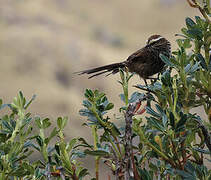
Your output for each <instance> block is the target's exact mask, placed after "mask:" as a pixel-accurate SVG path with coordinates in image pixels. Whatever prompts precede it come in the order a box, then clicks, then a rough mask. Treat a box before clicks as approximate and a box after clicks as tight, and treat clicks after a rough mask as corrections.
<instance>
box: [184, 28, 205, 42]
mask: <svg viewBox="0 0 211 180" xmlns="http://www.w3.org/2000/svg"><path fill="white" fill-rule="evenodd" d="M187 33H188V35H189V36H190V37H191V38H194V39H198V40H201V39H202V38H203V33H202V31H201V30H200V29H198V28H194V29H190V30H187Z"/></svg>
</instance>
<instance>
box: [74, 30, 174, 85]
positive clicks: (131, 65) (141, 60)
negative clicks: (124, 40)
mask: <svg viewBox="0 0 211 180" xmlns="http://www.w3.org/2000/svg"><path fill="white" fill-rule="evenodd" d="M160 54H163V55H165V56H166V57H168V58H169V57H170V56H171V44H170V42H169V41H168V40H167V39H166V38H164V37H163V36H161V35H157V34H156V35H151V36H150V37H149V38H148V39H147V41H146V45H145V46H144V47H143V48H141V49H139V50H137V51H136V52H134V53H133V54H131V55H130V56H129V57H128V58H127V59H126V60H125V61H122V62H118V63H113V64H108V65H105V66H100V67H96V68H92V69H88V70H83V71H79V72H76V73H77V74H78V75H82V74H88V75H90V76H89V77H88V78H89V79H90V78H93V77H95V76H99V75H101V74H106V76H108V75H110V74H116V73H118V72H119V69H120V68H121V69H123V70H126V69H128V71H129V72H131V73H136V74H138V75H139V76H140V77H141V78H142V79H144V81H145V83H146V79H151V76H153V75H154V74H157V73H160V72H161V71H162V70H163V68H164V66H165V63H164V62H163V61H162V60H161V58H160Z"/></svg>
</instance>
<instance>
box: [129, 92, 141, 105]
mask: <svg viewBox="0 0 211 180" xmlns="http://www.w3.org/2000/svg"><path fill="white" fill-rule="evenodd" d="M143 96H144V94H143V93H139V92H134V93H133V94H132V95H131V97H130V99H129V103H133V102H135V101H136V100H138V99H140V98H142V97H143Z"/></svg>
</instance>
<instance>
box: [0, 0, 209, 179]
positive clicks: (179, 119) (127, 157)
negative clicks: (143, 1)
mask: <svg viewBox="0 0 211 180" xmlns="http://www.w3.org/2000/svg"><path fill="white" fill-rule="evenodd" d="M16 5H17V4H16ZM191 5H192V6H194V7H196V8H199V7H198V6H197V5H196V4H194V1H192V4H191ZM17 6H19V5H17ZM199 9H200V8H199ZM203 9H204V12H206V13H207V12H208V10H209V9H206V7H203ZM5 12H6V11H5ZM5 14H6V13H5ZM5 14H4V15H5ZM204 19H205V20H204ZM204 19H201V18H199V17H198V16H197V17H196V18H195V20H192V19H191V18H187V19H186V27H185V28H183V29H182V33H183V35H182V36H181V38H179V39H177V44H178V47H179V48H178V49H177V50H176V51H175V52H174V58H172V59H170V60H169V59H167V58H166V57H164V56H162V59H163V60H164V61H165V62H166V63H167V65H168V66H169V67H170V69H167V71H166V72H165V73H163V74H162V77H161V79H160V81H158V82H157V83H154V84H152V85H151V86H150V87H144V86H141V85H137V88H139V89H142V90H143V89H145V91H146V90H147V91H150V92H151V95H149V94H147V96H145V95H144V94H141V93H138V92H136V93H133V94H132V96H131V98H129V97H130V93H129V94H128V79H129V77H130V76H129V74H127V73H126V74H124V73H123V72H122V73H121V84H122V87H123V90H124V91H123V92H124V93H123V94H121V99H123V100H124V102H125V106H123V107H121V108H120V112H126V115H125V118H124V116H122V117H121V114H119V115H118V116H119V118H120V119H121V118H123V119H126V120H128V121H126V127H127V125H128V127H130V128H131V124H130V123H129V124H127V123H128V122H130V120H131V119H130V118H132V116H133V112H135V111H134V109H133V106H134V104H132V105H131V107H130V106H129V107H130V108H132V109H133V111H132V110H131V109H130V108H127V106H128V102H130V103H135V104H136V103H137V102H136V100H138V99H139V100H140V98H141V99H142V101H145V100H147V112H148V114H150V115H151V116H150V117H148V118H147V120H148V125H147V126H145V125H144V126H140V125H143V124H140V123H142V120H141V119H142V118H138V119H134V124H133V133H134V134H133V133H132V131H128V132H126V130H125V131H124V125H120V124H119V125H120V126H119V125H118V124H114V123H113V122H110V121H109V118H104V117H106V116H104V113H105V112H107V111H108V110H110V109H112V108H113V104H112V103H109V102H108V99H107V98H106V97H105V94H103V93H100V92H99V91H91V90H86V93H85V97H86V98H87V100H86V101H84V103H83V105H84V106H85V108H86V109H83V110H82V111H80V113H81V115H84V116H88V120H89V121H91V124H90V123H88V124H87V125H88V126H90V127H91V130H92V136H93V137H94V144H93V145H92V144H91V145H90V144H89V143H87V142H86V140H85V139H83V138H73V139H72V140H70V141H69V142H68V143H66V141H64V136H65V135H64V133H63V129H64V127H65V126H66V125H67V118H66V117H64V118H58V119H57V128H53V129H52V130H50V133H47V134H49V135H45V134H46V131H48V132H49V130H48V129H47V128H48V127H49V126H50V124H51V122H50V120H49V119H48V118H44V119H43V118H39V117H36V118H33V116H31V114H29V113H26V112H25V110H26V109H27V108H28V105H29V104H30V103H31V100H30V101H29V102H28V103H27V102H26V100H25V98H24V97H23V94H22V93H21V92H20V93H19V95H18V97H17V98H15V99H14V100H13V103H12V104H1V108H2V109H3V110H4V109H5V107H9V109H11V114H9V115H5V114H4V116H2V118H1V120H2V121H1V128H2V133H1V141H2V142H4V143H3V144H1V150H2V152H3V154H2V156H1V158H2V161H1V162H2V164H1V168H3V169H5V170H6V171H4V172H3V173H1V178H2V179H5V178H7V177H9V176H20V175H25V177H27V176H28V178H32V177H33V178H35V179H37V178H41V179H42V178H50V177H51V176H53V177H56V176H58V177H59V176H60V178H61V179H64V176H69V177H72V178H73V179H77V177H81V178H82V177H83V176H85V175H86V174H87V172H88V171H87V170H86V168H82V167H81V165H80V164H78V163H77V161H75V160H74V159H75V156H77V157H84V156H85V154H88V155H94V156H96V158H95V162H96V163H95V165H96V167H95V170H96V178H97V176H98V175H97V174H98V172H99V170H98V168H99V165H98V163H99V160H100V159H101V158H102V157H104V158H106V159H107V161H106V162H105V163H106V164H107V165H108V166H109V167H110V168H111V170H112V171H113V172H114V174H115V175H116V177H117V176H118V178H123V176H124V175H123V174H124V173H125V172H129V170H131V169H130V167H129V166H127V165H129V164H130V165H131V163H132V164H133V170H134V169H136V168H134V167H137V169H136V170H137V171H134V172H133V173H134V174H135V177H136V178H137V177H140V176H143V177H144V178H149V179H150V178H151V176H153V174H154V176H158V177H161V178H162V177H165V178H167V179H168V178H171V177H172V178H173V177H175V178H176V174H177V176H178V177H179V176H180V177H183V178H184V177H185V178H189V179H190V178H192V179H193V178H201V179H203V178H205V179H206V178H208V173H209V172H208V170H207V169H206V167H205V166H202V165H203V164H204V160H203V159H204V156H203V155H202V154H204V153H205V154H206V153H209V151H207V149H206V147H208V148H209V142H208V141H207V138H209V135H208V134H207V133H206V131H207V129H206V128H205V126H204V125H205V124H206V121H203V119H208V118H209V109H210V57H209V48H210V39H209V37H210V27H209V23H210V22H209V18H208V17H206V16H204ZM10 20H11V19H10ZM15 22H16V21H15ZM24 22H27V21H25V20H24ZM3 24H4V23H3ZM54 30H56V29H54ZM156 32H158V31H156ZM94 34H95V36H96V37H95V38H96V40H98V41H99V42H101V41H102V42H104V43H105V44H104V46H105V47H106V46H107V45H108V44H110V45H111V46H113V47H114V48H115V49H116V48H117V50H118V52H120V51H121V49H124V48H126V46H125V44H124V41H123V40H122V39H121V38H118V37H117V38H116V36H112V34H107V33H105V34H104V33H102V30H101V29H100V30H98V29H97V31H96V32H95V33H94ZM4 38H5V39H7V38H8V37H7V36H5V37H4ZM4 38H3V39H4ZM98 38H99V39H98ZM14 42H15V41H14ZM107 43H108V44H107ZM5 44H6V43H5ZM5 44H4V45H5ZM41 44H42V43H40V44H39V45H38V46H42V45H41ZM101 44H102V43H101ZM191 46H192V48H191ZM2 47H4V46H2ZM189 48H191V49H190V50H192V52H193V53H190V52H191V51H189ZM56 49H57V48H56ZM71 49H72V48H71ZM17 50H18V53H19V49H17ZM23 51H24V53H23V56H22V57H25V55H27V53H26V52H28V51H27V50H26V49H23ZM43 53H44V54H45V53H46V51H45V50H43ZM2 54H3V57H6V58H7V59H10V58H11V59H13V58H14V57H13V56H12V55H10V54H9V51H4V53H2ZM61 54H62V53H61ZM95 54H96V51H95ZM42 55H43V54H42ZM52 55H53V54H52ZM76 57H77V56H76ZM27 59H28V58H27ZM29 59H30V58H29ZM32 59H33V58H32ZM60 60H61V59H60ZM8 62H9V63H10V62H12V61H8ZM26 62H27V61H25V62H24V63H23V64H24V66H25V65H26V64H27V63H26ZM34 62H36V63H38V62H39V61H34V60H32V61H31V62H30V63H28V65H29V66H28V67H27V68H24V66H19V67H18V66H17V67H16V68H17V69H16V70H17V72H18V74H20V75H21V73H23V74H24V75H23V77H26V78H28V79H29V80H32V77H33V73H32V71H33V70H34V67H36V65H35V64H33V63H34ZM75 62H77V61H75ZM52 64H53V63H51V65H52ZM39 65H41V64H39ZM54 65H55V64H54ZM57 65H58V64H57ZM60 65H61V66H64V67H65V68H66V66H65V65H62V62H61V61H60V63H59V66H60ZM66 65H67V64H66ZM5 67H7V66H5ZM8 67H13V66H12V64H9V65H8ZM37 67H38V66H37ZM41 67H42V68H43V70H44V71H43V72H45V73H46V67H47V66H46V67H45V66H41ZM73 67H74V66H73ZM13 68H14V67H13ZM19 68H20V69H19ZM21 68H23V69H21ZM73 69H74V68H73ZM172 69H173V70H174V71H175V72H177V75H174V76H173V74H171V75H170V73H171V70H172ZM199 69H201V70H200V71H199ZM26 70H28V72H27V71H26ZM30 70H32V71H30ZM57 70H58V72H56V73H55V79H57V80H58V81H57V82H58V83H61V87H63V88H61V87H60V88H61V89H60V88H59V89H60V90H62V92H64V90H65V91H68V90H70V89H71V87H72V85H70V84H69V83H70V82H71V83H72V82H74V81H71V80H70V79H67V77H68V75H69V74H68V73H67V74H65V73H66V72H68V71H66V70H64V69H62V70H61V71H60V72H59V68H58V69H56V71H57ZM40 72H42V71H40ZM30 73H32V74H30ZM19 78H20V79H21V80H24V79H22V78H21V76H19V77H18V78H17V79H15V80H16V81H18V79H19ZM39 81H40V80H39V79H37V81H30V82H31V83H33V85H34V86H35V87H36V85H38V86H39V85H40V84H39ZM8 82H9V81H7V83H8ZM36 82H37V83H36ZM51 82H53V83H55V82H56V81H51ZM13 85H14V84H13ZM19 85H22V84H19ZM76 87H77V85H76ZM106 88H108V87H106ZM146 88H147V89H146ZM48 90H49V87H48V89H47V91H46V94H49V92H50V91H48ZM163 92H165V93H164V94H163ZM195 92H197V93H195ZM60 93H61V91H60ZM118 93H119V92H118ZM118 93H117V94H118ZM71 96H73V94H71ZM153 96H154V97H157V98H156V99H158V100H156V99H154V98H152V97H153ZM67 97H69V96H67ZM33 99H34V97H33V98H32V100H33ZM50 99H51V100H54V98H52V96H51V97H50ZM109 99H110V98H109ZM60 100H61V99H60ZM153 101H155V103H156V110H153V109H154V108H153V107H151V106H150V104H151V103H152V102H153ZM60 102H61V101H60ZM115 104H116V103H115ZM152 104H154V103H152ZM48 105H49V106H50V105H53V103H48ZM48 105H47V106H48ZM201 105H203V108H204V110H205V114H207V116H206V115H205V116H202V118H200V117H199V116H198V115H197V114H194V113H192V112H191V111H190V110H191V109H192V108H194V107H199V106H201ZM40 107H42V106H40ZM64 107H65V106H62V108H61V110H64V109H63V108H64ZM117 108H118V107H117ZM57 109H59V107H57ZM162 109H165V111H163V110H162ZM126 110H127V111H126ZM129 110H130V111H131V112H130V111H129ZM3 112H4V111H3ZM143 112H144V109H143V111H141V113H140V114H142V113H143ZM54 113H55V112H54ZM54 113H51V116H52V117H54ZM41 115H42V114H41ZM127 115H129V119H128V118H127ZM115 117H116V118H117V119H118V117H117V116H115ZM204 117H205V118H204ZM160 120H162V121H160ZM193 120H194V121H193ZM32 121H33V122H35V124H36V127H37V128H38V129H39V130H40V132H39V133H38V134H35V136H31V133H32V125H31V122H32ZM119 122H120V121H119ZM207 125H209V124H207ZM117 126H118V127H117ZM121 127H123V129H122V128H121ZM102 128H103V129H104V133H103V134H101V133H102V132H103V131H102ZM119 128H120V129H119ZM71 129H74V128H71ZM98 129H101V130H100V132H101V133H100V134H101V135H102V136H100V134H98ZM126 129H127V128H126ZM131 130H132V129H131ZM73 133H74V131H73ZM124 133H125V134H126V135H127V134H128V135H130V136H123V135H124ZM76 134H77V137H78V136H79V133H78V131H76ZM132 134H133V136H132ZM196 134H198V136H199V138H200V141H199V142H200V143H199V144H198V141H196V137H197V136H196ZM55 136H58V137H59V139H58V141H57V143H55V145H53V146H52V145H51V143H52V142H51V139H52V138H53V137H55ZM126 137H128V138H131V137H139V140H140V141H137V143H135V144H134V148H135V150H136V151H137V152H139V153H138V154H137V156H135V157H134V158H135V159H133V161H132V162H131V157H132V156H133V155H132V154H125V152H127V151H126V149H128V148H129V151H128V152H130V153H131V150H132V149H133V148H132V147H131V144H130V143H128V142H130V141H131V139H124V138H126ZM186 138H188V140H184V139H186ZM50 142H51V143H50ZM114 142H115V143H114ZM53 144H54V143H53ZM205 144H206V146H205ZM136 145H137V147H135V146H136ZM11 147H12V149H11ZM51 147H54V148H55V149H54V148H51ZM79 147H83V148H84V149H85V151H81V148H80V149H79ZM175 147H177V148H175ZM31 148H35V149H36V150H37V151H38V152H40V154H41V156H42V158H43V159H42V161H36V162H35V163H33V164H29V163H28V161H26V160H25V158H27V157H28V156H29V155H31V153H32V152H31ZM83 148H82V149H83ZM142 148H144V149H142ZM145 148H147V149H145ZM148 148H149V149H148ZM204 148H205V149H204ZM79 150H80V151H79ZM148 150H149V151H148ZM174 151H175V152H174ZM146 152H147V153H146ZM200 155H201V156H200ZM119 158H120V159H119ZM139 158H141V159H139ZM154 158H155V159H154ZM156 159H157V160H156ZM147 160H148V161H149V160H150V161H151V160H152V162H151V163H150V162H147ZM118 163H119V164H118ZM122 163H123V164H122ZM124 163H126V166H125V164H124ZM154 163H158V164H156V165H155V164H154ZM38 167H39V168H38ZM145 168H146V169H145ZM149 170H150V171H149ZM175 170H176V171H175ZM190 172H191V173H190ZM193 172H195V173H193ZM129 175H130V173H128V174H126V175H125V176H129ZM108 177H109V176H108ZM143 177H142V178H143Z"/></svg>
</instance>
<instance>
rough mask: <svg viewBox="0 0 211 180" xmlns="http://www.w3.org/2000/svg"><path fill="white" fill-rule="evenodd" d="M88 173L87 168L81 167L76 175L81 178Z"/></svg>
mask: <svg viewBox="0 0 211 180" xmlns="http://www.w3.org/2000/svg"><path fill="white" fill-rule="evenodd" d="M88 174H89V172H88V169H85V168H84V169H82V170H81V171H80V173H79V175H78V177H79V178H81V179H82V178H83V177H85V176H86V175H88Z"/></svg>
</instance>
